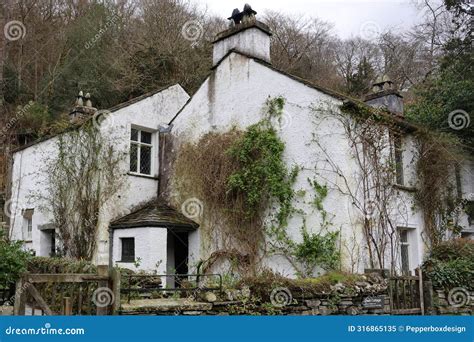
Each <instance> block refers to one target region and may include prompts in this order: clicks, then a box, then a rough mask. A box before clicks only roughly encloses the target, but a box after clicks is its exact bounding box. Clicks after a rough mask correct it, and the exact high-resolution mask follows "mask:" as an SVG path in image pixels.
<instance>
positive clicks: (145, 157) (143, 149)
mask: <svg viewBox="0 0 474 342" xmlns="http://www.w3.org/2000/svg"><path fill="white" fill-rule="evenodd" d="M140 173H143V174H145V175H149V174H151V147H150V146H140Z"/></svg>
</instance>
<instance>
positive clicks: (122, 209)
mask: <svg viewBox="0 0 474 342" xmlns="http://www.w3.org/2000/svg"><path fill="white" fill-rule="evenodd" d="M188 99H189V95H188V94H187V93H186V92H185V91H184V90H183V88H182V87H181V86H179V85H174V86H171V87H169V88H167V89H164V90H162V91H160V92H158V93H156V94H154V95H151V96H149V97H146V98H144V99H143V100H141V101H139V102H136V103H131V104H129V105H127V106H124V107H122V108H120V109H115V110H113V111H112V113H111V114H110V115H108V116H106V120H105V121H104V122H103V123H102V125H101V131H102V132H103V134H105V135H106V136H108V137H109V138H110V139H112V142H113V143H114V144H115V147H116V148H117V149H118V150H119V151H123V152H124V153H126V154H127V158H126V160H124V162H123V165H122V169H123V173H124V174H126V175H127V176H126V179H125V184H124V186H123V188H122V190H121V191H120V192H119V193H118V194H117V195H116V196H115V197H114V198H112V199H111V200H110V203H107V205H106V206H105V207H104V210H102V211H101V217H100V229H99V236H98V239H99V240H100V241H107V240H108V233H107V229H108V226H109V222H110V221H111V220H113V219H115V218H118V217H120V216H123V215H125V214H128V213H130V211H131V209H133V208H134V207H136V206H137V205H139V204H141V203H144V202H147V201H149V200H151V199H153V198H156V197H157V191H158V178H157V176H158V147H159V146H158V142H159V139H158V127H159V126H160V125H161V124H166V123H167V122H169V121H170V120H171V119H172V118H173V117H174V116H175V115H176V113H177V112H178V110H179V109H181V108H182V107H183V105H184V104H185V103H186V101H187V100H188ZM132 125H133V126H136V127H141V128H145V129H147V130H150V131H152V132H153V137H152V139H153V142H154V150H153V152H152V154H153V172H152V175H151V176H150V177H146V176H140V177H138V176H134V175H130V174H128V170H129V159H128V151H129V148H130V129H131V127H132ZM56 144H57V137H54V138H51V139H49V140H46V141H43V142H40V143H38V144H35V145H33V146H30V147H28V148H25V149H23V150H20V151H18V152H16V153H14V155H13V169H12V202H13V209H14V210H13V215H12V220H11V235H12V238H13V239H16V240H22V239H23V235H22V230H23V227H22V225H23V216H22V210H23V209H27V208H34V209H35V211H34V215H33V239H32V241H31V242H28V243H27V247H28V248H32V249H34V250H35V251H36V253H37V255H41V256H46V255H49V249H48V248H47V246H46V241H45V236H43V235H44V233H43V232H40V231H39V230H38V229H37V227H38V225H43V224H48V223H50V222H51V213H50V212H48V210H47V208H46V209H42V210H41V209H40V207H41V206H44V204H43V203H40V202H38V201H34V200H33V198H32V196H34V195H38V194H39V195H40V196H41V195H42V196H45V195H46V187H47V184H46V181H45V180H46V175H45V173H44V172H45V170H44V165H45V164H46V163H47V161H48V160H50V159H51V158H53V157H54V156H55V155H56V153H57V145H56ZM165 242H166V240H165ZM106 249H107V248H106Z"/></svg>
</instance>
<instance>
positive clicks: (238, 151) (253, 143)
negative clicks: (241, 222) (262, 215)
mask: <svg viewBox="0 0 474 342" xmlns="http://www.w3.org/2000/svg"><path fill="white" fill-rule="evenodd" d="M272 103H273V102H272ZM280 105H282V102H280V101H276V102H275V103H274V104H273V105H272V108H273V109H272V111H277V110H279V108H280ZM284 150H285V144H284V142H283V141H282V140H281V139H280V137H279V136H278V134H277V132H276V131H275V129H274V128H273V127H272V126H271V125H270V124H269V122H268V121H267V120H264V121H261V122H259V123H257V124H255V125H252V126H250V127H248V129H247V130H246V131H245V133H244V134H243V135H242V137H241V138H240V139H238V140H237V141H236V142H235V143H234V144H233V145H232V147H231V148H230V149H229V150H228V151H227V153H228V154H229V155H230V156H231V157H232V158H235V160H237V162H238V163H239V166H240V167H239V169H238V170H236V171H235V172H234V173H232V174H231V175H230V177H229V179H228V187H229V191H230V192H237V193H240V194H242V195H243V196H244V201H245V215H246V217H247V218H250V217H253V216H254V215H255V214H256V213H257V212H258V211H260V210H262V208H263V207H264V206H265V204H267V203H268V201H269V200H270V199H272V198H275V199H276V200H277V201H278V203H279V204H280V210H279V213H278V214H277V218H278V221H279V223H280V224H282V225H285V224H286V222H287V219H288V217H289V215H290V214H291V212H292V204H291V202H292V200H293V197H294V192H293V189H292V185H293V183H294V181H295V179H296V177H297V175H298V169H297V168H294V169H293V170H291V171H289V170H288V169H287V167H286V164H285V162H284V161H283V152H284Z"/></svg>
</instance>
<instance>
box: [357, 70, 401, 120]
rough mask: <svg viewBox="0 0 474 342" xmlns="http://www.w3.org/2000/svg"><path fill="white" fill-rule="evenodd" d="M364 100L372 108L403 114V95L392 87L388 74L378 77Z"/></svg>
mask: <svg viewBox="0 0 474 342" xmlns="http://www.w3.org/2000/svg"><path fill="white" fill-rule="evenodd" d="M364 102H365V103H367V104H368V105H369V106H372V107H374V108H385V109H387V110H388V111H389V112H391V113H393V114H394V115H400V116H403V96H402V95H400V93H399V92H398V91H397V90H396V89H395V88H394V85H393V82H392V81H391V80H390V79H389V78H388V76H386V75H385V76H383V77H379V78H378V79H377V81H376V82H375V83H374V84H373V85H372V91H371V92H370V93H369V94H368V95H366V96H365V99H364Z"/></svg>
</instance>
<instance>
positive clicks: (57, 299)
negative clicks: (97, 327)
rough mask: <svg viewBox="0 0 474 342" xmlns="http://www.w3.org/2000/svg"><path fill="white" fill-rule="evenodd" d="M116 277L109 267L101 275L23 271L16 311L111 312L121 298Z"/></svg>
mask: <svg viewBox="0 0 474 342" xmlns="http://www.w3.org/2000/svg"><path fill="white" fill-rule="evenodd" d="M115 278H116V277H115V276H114V274H113V273H112V274H111V276H109V274H108V269H107V268H105V269H102V270H100V269H99V272H98V274H24V275H23V276H22V277H21V279H20V280H19V281H18V282H17V284H16V291H15V305H14V314H15V315H20V316H24V315H27V314H30V315H35V314H40V315H95V314H97V315H107V314H111V313H113V312H114V311H115V299H116V300H117V301H118V302H119V301H120V295H118V296H116V293H117V289H116V288H117V286H116V285H115Z"/></svg>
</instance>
